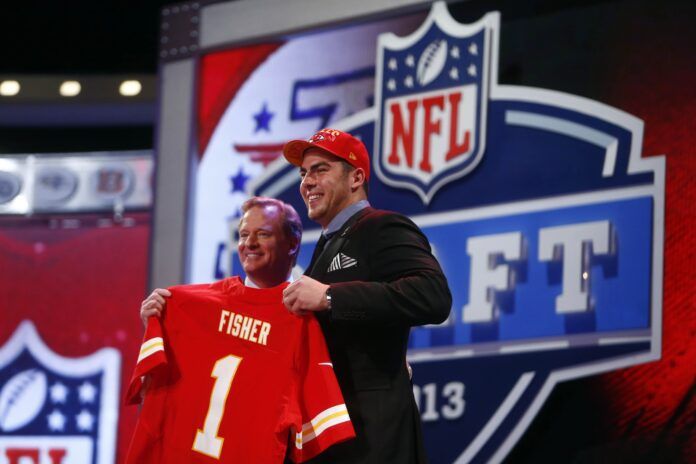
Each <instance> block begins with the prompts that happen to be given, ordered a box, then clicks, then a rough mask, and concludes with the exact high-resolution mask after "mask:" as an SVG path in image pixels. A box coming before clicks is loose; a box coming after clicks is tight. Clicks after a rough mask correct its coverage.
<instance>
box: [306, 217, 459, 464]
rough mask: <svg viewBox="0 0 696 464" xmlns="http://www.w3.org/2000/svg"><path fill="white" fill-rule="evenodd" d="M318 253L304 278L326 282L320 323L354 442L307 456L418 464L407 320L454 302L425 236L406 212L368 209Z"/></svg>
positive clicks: (441, 315)
mask: <svg viewBox="0 0 696 464" xmlns="http://www.w3.org/2000/svg"><path fill="white" fill-rule="evenodd" d="M317 255H318V253H315V256H313V258H312V263H311V264H310V266H309V268H308V269H307V272H306V274H307V275H309V276H310V277H312V278H315V279H317V280H319V281H320V282H323V283H328V284H331V294H332V309H331V311H330V312H321V313H318V319H319V322H320V324H321V326H322V329H323V331H324V335H325V338H326V342H327V345H328V348H329V352H330V354H331V359H332V361H333V364H334V370H335V372H336V377H337V378H338V382H339V384H340V386H341V390H342V392H343V395H344V397H345V400H346V405H347V406H348V412H349V414H350V417H351V420H352V421H353V425H354V427H355V429H356V434H357V438H356V439H355V440H352V441H349V442H346V443H343V444H339V445H336V446H334V447H332V448H331V449H329V450H328V451H327V452H326V453H324V454H323V455H322V456H320V457H318V458H317V459H316V460H313V461H311V462H313V463H314V462H326V463H332V464H336V463H351V464H355V463H369V464H389V463H394V464H408V463H421V462H425V452H424V450H423V443H422V438H421V431H420V416H419V414H418V410H417V408H416V404H415V401H414V398H413V390H412V386H411V382H410V380H409V376H408V372H407V369H406V361H405V359H406V345H407V342H408V336H409V329H410V327H411V326H415V325H423V324H436V323H440V322H442V321H444V320H445V319H446V318H447V316H448V315H449V311H450V307H451V305H452V297H451V294H450V291H449V288H448V286H447V281H446V279H445V276H444V274H443V273H442V270H441V269H440V265H439V264H438V262H437V261H436V260H435V258H434V257H433V256H432V254H431V252H430V244H429V242H428V240H427V238H426V237H425V236H424V235H423V233H422V232H421V231H420V229H419V228H418V226H416V225H415V224H414V223H413V222H412V221H411V220H410V219H408V218H406V217H405V216H402V215H399V214H396V213H392V212H389V211H380V210H375V209H373V208H366V209H363V210H362V211H360V212H358V213H356V214H355V215H354V216H353V217H351V218H350V219H349V220H348V221H347V222H346V224H344V226H343V227H342V228H341V229H340V230H339V231H338V232H337V233H336V234H335V235H334V236H333V237H332V239H331V240H329V241H328V243H327V244H326V247H325V248H324V251H323V253H321V255H320V256H317Z"/></svg>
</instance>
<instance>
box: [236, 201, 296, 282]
mask: <svg viewBox="0 0 696 464" xmlns="http://www.w3.org/2000/svg"><path fill="white" fill-rule="evenodd" d="M294 249H295V244H294V243H293V242H292V240H291V239H289V238H288V237H286V235H285V233H284V232H283V222H282V215H281V212H280V211H279V210H278V208H276V207H274V206H254V207H252V208H251V209H249V210H248V211H247V212H246V213H244V216H242V220H241V222H240V223H239V242H238V243H237V251H238V252H239V260H240V261H241V263H242V267H243V268H244V272H246V274H247V275H248V276H249V278H251V280H253V281H254V283H256V284H257V285H258V286H259V287H274V286H276V285H279V284H281V283H282V282H284V281H285V280H286V279H287V278H288V275H289V274H290V270H291V269H292V263H293V254H294V253H293V250H294Z"/></svg>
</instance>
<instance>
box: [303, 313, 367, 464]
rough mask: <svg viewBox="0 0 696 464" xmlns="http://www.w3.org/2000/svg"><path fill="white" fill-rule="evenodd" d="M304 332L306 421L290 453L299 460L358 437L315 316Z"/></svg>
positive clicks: (309, 320) (304, 404)
mask: <svg viewBox="0 0 696 464" xmlns="http://www.w3.org/2000/svg"><path fill="white" fill-rule="evenodd" d="M304 335H305V336H304V337H303V338H302V341H301V346H300V350H301V352H302V356H301V361H300V369H299V377H300V378H299V379H298V386H299V389H298V398H297V400H298V406H299V411H300V416H301V421H302V424H301V426H300V424H297V426H296V430H297V432H296V434H295V446H294V447H293V449H292V451H291V453H290V454H291V456H292V459H293V461H295V462H304V461H306V460H308V459H311V458H313V457H314V456H316V455H318V454H319V453H321V452H322V451H324V450H326V449H327V448H329V447H330V446H332V445H334V444H336V443H339V442H342V441H345V440H348V439H351V438H354V437H355V431H354V429H353V424H352V423H351V421H350V416H349V415H348V410H347V409H346V405H345V403H344V400H343V395H342V394H341V390H340V388H339V386H338V381H337V380H336V375H335V374H334V370H333V364H332V363H331V359H330V358H329V354H328V350H327V349H326V342H325V341H324V336H323V334H322V332H321V328H320V327H319V323H318V322H317V321H316V319H315V318H314V317H313V316H312V317H308V318H307V322H306V326H305V333H304Z"/></svg>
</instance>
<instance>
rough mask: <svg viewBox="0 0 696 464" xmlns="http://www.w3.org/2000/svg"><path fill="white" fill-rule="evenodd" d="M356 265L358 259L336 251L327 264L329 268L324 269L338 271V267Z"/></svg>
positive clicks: (343, 267) (344, 267)
mask: <svg viewBox="0 0 696 464" xmlns="http://www.w3.org/2000/svg"><path fill="white" fill-rule="evenodd" d="M357 265H358V261H357V260H356V259H355V258H351V257H350V256H348V255H344V254H343V253H338V254H337V255H336V256H334V257H333V259H332V260H331V264H329V268H328V269H327V270H326V272H333V271H338V270H339V269H346V268H349V267H354V266H357Z"/></svg>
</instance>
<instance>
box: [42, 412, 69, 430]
mask: <svg viewBox="0 0 696 464" xmlns="http://www.w3.org/2000/svg"><path fill="white" fill-rule="evenodd" d="M46 417H47V418H48V428H49V429H51V430H53V431H54V432H55V431H58V430H63V429H65V416H64V415H63V414H61V412H60V411H58V410H56V409H54V410H53V412H52V413H51V414H49V415H48V416H46Z"/></svg>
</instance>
